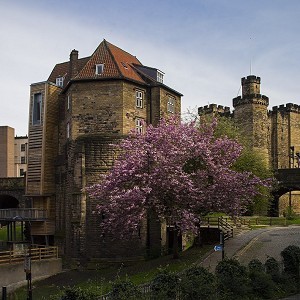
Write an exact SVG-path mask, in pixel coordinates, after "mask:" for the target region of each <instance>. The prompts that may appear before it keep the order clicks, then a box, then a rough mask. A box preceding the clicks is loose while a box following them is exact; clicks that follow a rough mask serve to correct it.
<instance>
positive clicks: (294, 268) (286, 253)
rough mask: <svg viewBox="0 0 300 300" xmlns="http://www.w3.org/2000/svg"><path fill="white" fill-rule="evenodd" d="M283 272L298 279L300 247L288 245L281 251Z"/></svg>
mask: <svg viewBox="0 0 300 300" xmlns="http://www.w3.org/2000/svg"><path fill="white" fill-rule="evenodd" d="M281 256H282V258H283V264H284V272H285V273H287V274H289V275H291V276H292V277H294V278H295V279H296V280H299V271H300V248H299V247H298V246H294V245H290V246H288V247H286V248H285V249H283V250H282V251H281Z"/></svg>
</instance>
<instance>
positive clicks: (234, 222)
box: [201, 216, 249, 240]
mask: <svg viewBox="0 0 300 300" xmlns="http://www.w3.org/2000/svg"><path fill="white" fill-rule="evenodd" d="M201 227H208V228H218V229H219V230H222V232H223V234H224V239H225V240H228V239H229V238H232V237H233V236H237V235H239V234H241V233H242V232H243V231H244V230H249V227H248V226H246V225H243V224H242V220H241V219H239V218H235V219H232V218H230V217H223V216H222V217H203V218H202V219H201Z"/></svg>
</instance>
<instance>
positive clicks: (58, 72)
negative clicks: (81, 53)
mask: <svg viewBox="0 0 300 300" xmlns="http://www.w3.org/2000/svg"><path fill="white" fill-rule="evenodd" d="M73 51H76V50H73ZM76 52H77V57H78V51H76ZM76 62H77V73H76V74H77V75H76V76H75V77H73V78H70V74H69V72H70V61H68V62H64V63H60V64H57V65H56V66H55V67H54V69H53V70H52V72H51V74H50V76H49V78H48V81H51V82H54V83H55V82H56V78H57V77H64V78H65V80H64V87H66V86H67V85H68V82H69V81H70V80H71V81H77V80H98V79H99V80H101V79H110V78H111V79H128V80H132V81H135V82H139V83H141V84H146V85H149V84H150V85H152V84H155V85H163V84H161V83H159V82H157V81H156V78H155V77H154V76H152V77H151V76H149V74H147V73H148V72H143V71H144V70H145V69H146V68H147V69H153V70H157V69H155V68H150V67H146V66H144V65H142V63H141V62H140V61H139V60H138V59H137V58H136V57H135V56H133V55H131V54H130V53H128V52H126V51H124V50H122V49H121V48H119V47H117V46H115V45H113V44H111V43H109V42H108V41H106V40H103V41H102V42H101V43H100V45H99V46H98V47H97V49H96V50H95V51H94V53H93V54H92V55H91V56H89V57H85V58H81V59H77V60H76ZM98 64H103V65H104V68H103V72H102V73H101V74H96V65H98ZM163 86H165V85H163ZM165 87H166V88H169V87H167V86H165ZM169 89H170V88H169ZM175 92H176V91H175ZM177 93H178V92H177ZM178 94H179V93H178Z"/></svg>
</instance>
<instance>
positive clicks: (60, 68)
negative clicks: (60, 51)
mask: <svg viewBox="0 0 300 300" xmlns="http://www.w3.org/2000/svg"><path fill="white" fill-rule="evenodd" d="M89 59H90V56H89V57H83V58H80V59H78V70H79V71H80V70H81V69H82V68H83V67H84V66H85V64H86V63H87V61H88V60H89ZM69 65H70V62H69V61H67V62H63V63H60V64H57V65H56V66H55V67H54V69H53V70H52V72H51V74H50V76H49V78H48V81H51V82H54V83H55V81H56V78H57V77H65V78H66V80H65V82H64V85H65V84H66V83H67V81H68V80H69V74H68V73H69Z"/></svg>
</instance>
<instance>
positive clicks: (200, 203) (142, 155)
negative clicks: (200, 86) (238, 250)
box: [87, 118, 266, 236]
mask: <svg viewBox="0 0 300 300" xmlns="http://www.w3.org/2000/svg"><path fill="white" fill-rule="evenodd" d="M214 128H215V124H214V122H213V123H211V124H206V125H202V126H200V127H199V126H198V125H197V126H196V125H195V123H194V122H189V123H180V122H179V121H178V119H176V118H173V119H170V120H168V121H166V120H161V122H160V124H159V125H158V126H157V127H154V126H152V125H149V126H148V127H147V128H146V130H145V132H144V133H143V134H136V133H131V134H130V135H129V136H128V138H126V139H124V140H123V141H122V142H121V143H120V144H119V145H118V148H119V151H120V155H119V158H118V159H117V160H116V161H115V164H114V166H113V168H112V169H111V171H110V172H109V173H107V174H105V175H103V176H102V178H100V180H99V183H98V184H95V185H93V186H90V187H88V188H87V193H88V195H89V196H90V197H92V198H94V199H96V200H97V201H98V205H97V211H98V212H99V213H101V214H102V215H104V216H105V217H104V218H103V221H102V223H101V227H102V230H103V231H104V232H107V231H108V232H111V233H113V234H116V235H121V236H122V235H125V234H126V235H128V234H136V232H137V230H138V228H139V226H140V224H141V222H142V220H144V219H145V218H146V216H147V212H149V211H151V212H152V213H154V214H155V215H156V216H157V217H158V218H159V219H161V220H166V219H167V220H171V222H173V225H175V226H176V228H177V229H178V230H179V231H180V232H181V233H187V232H197V230H198V228H197V223H199V216H200V215H201V214H202V213H203V212H208V211H222V212H226V213H228V214H231V215H233V216H236V215H239V214H240V213H241V212H242V211H243V210H244V209H245V208H246V207H247V205H248V204H249V203H250V202H251V200H252V199H253V197H254V196H255V195H256V194H257V193H258V192H257V187H258V186H261V185H265V184H266V183H265V182H263V181H262V180H260V179H259V178H258V177H256V176H255V175H253V174H252V173H251V172H237V171H234V170H233V169H232V166H233V164H234V163H235V161H236V160H237V158H238V157H239V155H240V154H241V151H242V146H241V145H240V144H239V143H238V142H236V141H234V140H231V139H229V138H227V137H224V136H223V137H219V138H216V137H214Z"/></svg>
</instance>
